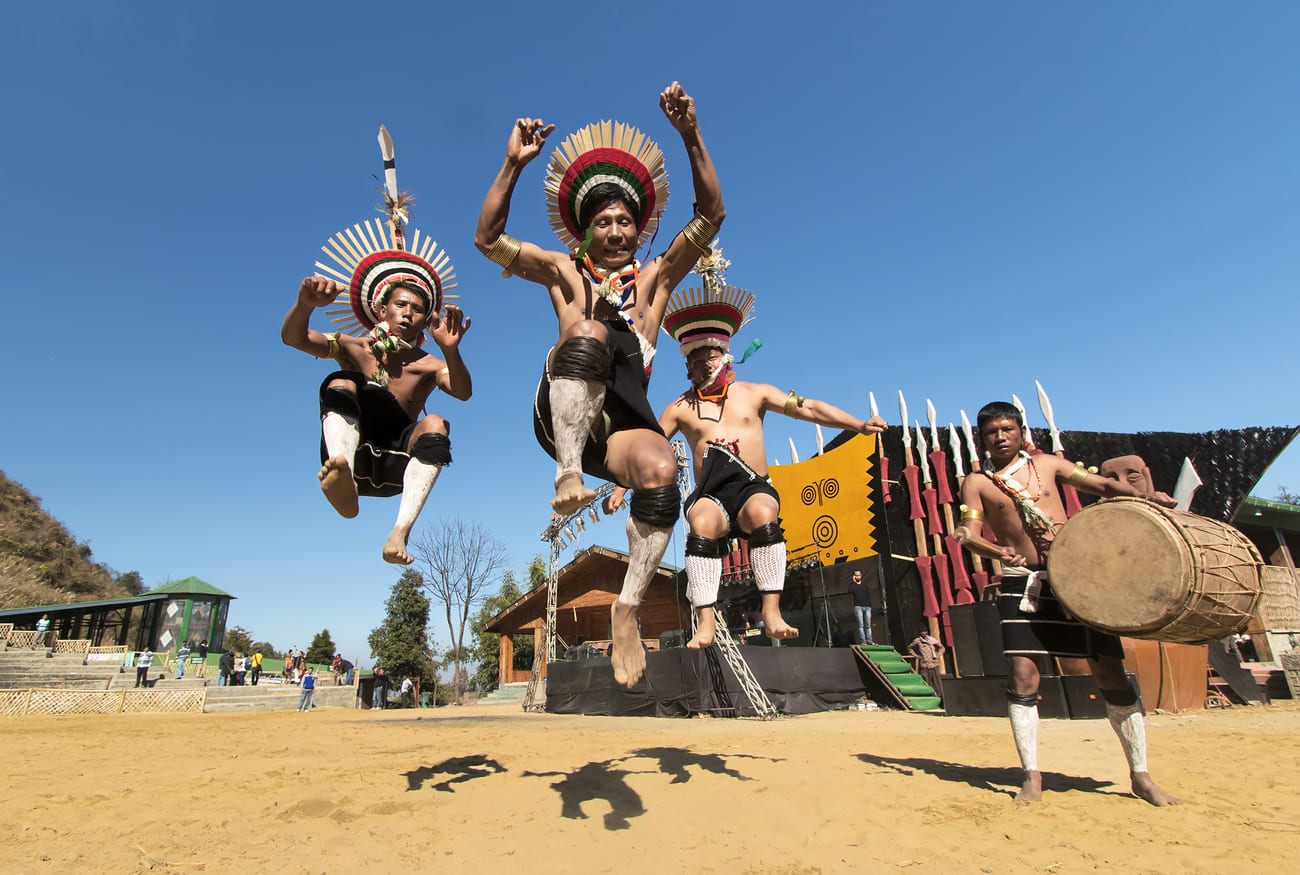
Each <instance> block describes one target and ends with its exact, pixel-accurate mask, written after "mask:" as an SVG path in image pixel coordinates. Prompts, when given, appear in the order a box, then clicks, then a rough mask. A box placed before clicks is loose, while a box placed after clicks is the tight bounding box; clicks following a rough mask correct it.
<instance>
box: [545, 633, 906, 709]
mask: <svg viewBox="0 0 1300 875" xmlns="http://www.w3.org/2000/svg"><path fill="white" fill-rule="evenodd" d="M741 649H742V651H743V652H744V657H745V661H746V662H747V663H748V664H749V669H750V671H752V672H753V673H754V676H755V677H756V678H757V679H758V682H759V684H760V685H761V686H762V687H763V689H764V690H765V691H766V692H767V696H768V698H769V699H771V700H772V704H773V705H775V706H776V709H777V710H778V711H779V712H781V713H782V714H811V713H814V712H816V711H829V710H834V709H836V708H844V707H847V706H849V705H851V704H853V703H856V702H858V701H860V700H861V699H862V698H863V697H867V698H870V699H872V700H873V701H877V702H880V703H888V702H892V699H891V698H890V697H889V696H888V694H887V693H885V691H884V690H881V689H878V685H879V682H878V681H877V680H876V679H875V677H874V676H871V675H870V673H869V672H867V671H866V670H865V669H864V668H863V667H862V666H861V665H860V664H859V662H858V660H857V659H856V658H855V657H854V656H853V652H852V651H851V650H849V649H848V648H847V647H834V648H812V647H744V648H741ZM546 670H547V681H546V710H547V711H549V712H551V713H554V714H586V715H601V716H617V717H690V716H692V715H694V714H716V715H718V716H728V717H730V716H741V717H753V716H756V715H755V712H754V709H753V708H752V707H751V706H750V703H749V699H748V698H746V696H745V694H744V693H743V692H742V691H741V688H740V684H739V683H738V682H737V681H736V677H735V675H734V674H732V672H731V668H730V667H729V666H728V665H727V663H726V661H725V660H724V659H723V658H722V655H721V654H720V653H719V652H718V651H717V648H713V647H710V648H707V649H705V650H690V649H688V648H685V647H675V648H672V649H671V650H662V651H659V652H657V653H650V654H647V657H646V672H645V676H644V677H643V678H642V679H641V680H640V681H639V682H638V683H637V684H636V686H635V687H633V688H632V689H630V690H628V689H624V688H623V687H621V686H619V685H618V684H616V683H615V682H614V669H613V667H612V666H611V664H610V661H609V659H607V658H604V657H591V658H587V659H579V660H576V661H572V662H552V663H550V664H549V665H548V666H547V669H546Z"/></svg>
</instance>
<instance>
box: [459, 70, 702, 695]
mask: <svg viewBox="0 0 1300 875" xmlns="http://www.w3.org/2000/svg"><path fill="white" fill-rule="evenodd" d="M659 105H660V107H661V108H662V109H663V112H664V115H665V116H667V118H668V120H669V121H670V122H671V123H672V125H673V127H674V128H675V129H676V130H677V131H678V133H679V134H681V138H682V144H683V145H684V146H685V147H686V152H687V154H688V156H689V157H690V163H691V175H692V180H693V182H694V185H695V200H696V206H695V209H696V214H695V217H694V218H693V219H692V220H691V221H690V222H689V223H688V224H687V225H686V227H685V229H683V231H682V232H681V233H679V234H677V235H676V236H675V237H674V238H673V239H672V241H671V242H670V243H669V245H668V249H667V251H666V252H664V253H663V254H662V255H659V256H657V257H655V258H653V259H651V260H650V261H648V262H646V263H645V264H641V263H640V262H638V261H637V260H636V253H637V251H638V249H640V247H642V246H644V245H645V243H646V241H647V240H648V238H649V236H650V234H651V232H652V231H653V230H654V228H655V227H656V226H657V220H658V213H659V211H661V210H662V209H663V206H664V201H665V199H666V196H667V186H666V180H665V179H664V178H663V171H662V156H661V154H660V152H659V149H658V147H657V146H655V145H654V144H653V143H649V142H648V141H645V139H644V137H643V136H642V135H640V134H639V133H638V132H636V131H634V130H630V129H628V130H626V131H625V129H624V126H623V125H617V126H613V127H611V126H609V125H602V126H595V125H593V126H591V127H590V128H588V129H586V130H585V131H583V132H581V134H582V136H578V135H575V136H574V137H573V138H572V144H573V146H572V148H571V149H568V150H566V151H565V152H561V151H560V150H556V153H555V155H554V156H553V157H552V161H551V167H550V168H549V170H548V180H547V188H548V191H549V200H550V202H551V213H552V225H553V226H554V227H555V228H556V232H557V234H559V235H560V237H561V240H562V241H563V242H564V243H565V245H566V248H567V251H563V252H557V251H548V250H544V249H542V248H540V247H538V246H535V245H533V244H531V243H522V242H520V241H517V240H515V239H514V238H512V237H510V235H508V234H506V233H505V229H506V218H507V215H508V213H509V209H510V198H511V195H512V193H513V191H514V187H515V183H516V182H517V181H518V179H519V174H520V172H521V171H522V170H523V168H524V166H525V165H527V164H528V163H529V162H530V161H532V160H533V159H534V158H536V157H537V156H538V155H539V154H540V153H541V151H542V148H543V147H544V146H545V144H546V138H547V137H548V136H549V135H550V134H551V132H552V131H553V130H554V129H555V126H554V125H547V124H545V123H544V122H543V121H542V120H541V119H531V118H521V119H518V120H517V121H516V122H515V125H514V127H513V129H512V130H511V132H510V139H509V141H508V143H507V145H506V157H505V161H504V163H503V164H502V167H501V170H500V172H499V173H498V174H497V177H496V179H495V180H494V181H493V183H492V187H491V188H490V189H489V190H488V193H487V197H486V198H485V199H484V201H483V209H482V213H481V214H480V216H479V223H478V229H477V231H476V232H475V235H474V243H475V245H476V246H478V248H479V250H480V251H481V252H483V253H484V254H485V255H487V256H488V257H489V258H490V259H492V260H493V261H495V262H496V263H497V264H499V265H501V266H502V267H503V268H505V269H506V270H507V271H508V272H509V273H513V274H518V275H519V276H521V277H523V278H524V279H526V280H530V281H532V282H535V283H537V284H539V285H541V286H544V287H545V288H546V290H547V292H548V293H549V295H550V298H551V306H552V307H553V308H554V309H555V316H556V320H557V322H558V324H559V341H558V342H557V343H556V345H555V347H554V348H552V350H551V352H550V354H549V355H548V356H547V360H546V367H545V369H544V372H543V376H542V381H541V384H540V386H539V387H538V393H537V398H536V402H535V406H534V421H533V424H534V428H535V431H536V432H537V438H538V441H539V443H541V444H542V447H543V448H544V449H546V451H547V452H548V453H549V454H550V455H551V456H553V457H554V458H555V460H556V480H555V498H554V500H553V501H552V502H551V504H552V506H553V507H554V509H555V511H556V512H557V513H560V514H568V513H572V512H573V511H575V510H577V509H578V508H580V507H581V506H582V505H583V504H584V503H586V502H588V501H590V500H591V499H592V497H594V494H595V493H594V492H593V491H592V490H590V489H587V488H585V487H584V486H583V482H582V474H583V472H586V473H587V474H590V475H592V476H594V477H598V478H600V479H602V480H611V481H614V482H616V483H619V484H621V485H623V486H626V487H630V488H632V489H633V490H635V494H634V497H633V499H632V501H631V513H630V514H629V516H628V522H627V535H628V570H627V576H626V577H625V578H624V581H623V591H622V592H621V593H620V594H619V597H618V599H617V600H616V601H615V603H614V605H613V608H612V609H611V611H612V619H613V623H612V625H613V639H614V648H613V654H612V656H613V668H614V677H615V679H616V680H617V681H618V682H619V683H620V684H623V685H625V686H628V687H630V686H632V685H633V684H635V683H636V682H637V680H639V679H640V677H641V674H642V672H643V671H644V670H645V653H644V651H643V649H642V645H641V639H640V635H639V632H638V630H637V622H636V614H637V607H638V606H639V605H640V603H641V598H642V596H643V595H644V593H645V589H646V587H647V586H648V585H649V583H650V580H651V579H652V575H653V574H654V571H655V569H656V568H657V567H658V565H659V562H660V560H661V559H662V558H663V554H664V549H665V548H666V547H667V546H668V540H669V536H670V535H671V533H672V526H673V525H674V524H675V523H676V521H677V517H678V513H679V508H680V504H681V499H680V496H679V495H678V493H677V487H676V485H675V480H676V462H675V459H674V458H673V452H672V448H671V447H670V446H669V445H668V441H667V440H666V439H665V438H664V436H663V434H662V432H661V431H660V430H659V426H658V424H657V422H656V420H655V416H654V411H653V410H651V409H650V405H649V403H648V402H647V401H646V396H645V392H646V386H647V385H648V382H649V367H650V360H651V358H652V356H653V355H654V346H655V341H656V340H657V335H658V331H659V324H660V322H661V321H662V320H663V314H664V308H665V307H666V306H667V304H668V296H669V294H671V292H672V290H673V288H674V287H675V286H676V285H677V283H678V282H680V281H681V279H682V278H683V277H684V276H686V274H687V273H688V272H689V271H690V269H691V266H692V265H693V264H694V263H695V261H696V259H697V258H698V257H699V255H700V253H701V252H702V251H704V250H707V249H708V247H709V244H710V242H711V241H712V239H713V237H714V235H716V233H717V229H718V226H719V225H720V224H721V223H722V220H723V216H724V209H723V204H722V192H721V190H720V189H719V187H718V178H717V174H716V173H715V172H714V169H713V162H712V161H711V160H710V158H709V154H708V152H707V151H706V150H705V148H704V140H703V138H702V137H701V135H700V128H699V124H698V122H697V120H696V116H695V102H694V101H693V100H692V99H691V98H690V96H688V95H687V94H686V92H685V91H683V90H682V87H681V86H680V85H679V84H677V83H676V82H674V83H673V84H672V85H670V86H669V87H668V88H666V89H664V91H663V93H662V94H660V96H659ZM625 134H626V135H625ZM592 144H594V145H595V147H594V148H589V147H590V146H591V145H592Z"/></svg>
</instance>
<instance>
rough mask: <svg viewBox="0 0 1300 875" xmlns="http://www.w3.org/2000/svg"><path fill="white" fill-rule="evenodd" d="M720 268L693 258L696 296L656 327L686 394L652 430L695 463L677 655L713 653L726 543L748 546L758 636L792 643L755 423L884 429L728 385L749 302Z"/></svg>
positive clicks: (832, 410) (765, 391) (780, 550)
mask: <svg viewBox="0 0 1300 875" xmlns="http://www.w3.org/2000/svg"><path fill="white" fill-rule="evenodd" d="M726 264H727V263H726V262H724V261H722V259H721V254H720V253H719V252H718V251H717V250H714V254H713V255H712V256H709V257H706V258H704V259H701V265H702V269H701V273H702V274H703V275H704V278H705V282H704V285H705V287H704V288H703V289H683V290H682V291H680V292H678V293H677V294H675V295H674V296H673V298H672V302H671V303H670V304H669V307H668V313H667V315H666V316H665V318H664V330H665V331H667V332H668V334H670V335H671V336H672V337H673V339H674V340H676V341H677V342H678V344H679V345H680V347H681V351H682V355H683V356H685V357H686V375H687V377H688V378H689V379H690V382H691V388H690V389H689V390H687V391H686V392H684V393H682V395H680V396H679V397H678V398H677V399H676V400H675V401H673V402H672V403H671V404H669V405H668V406H667V407H665V408H664V411H663V413H662V414H660V416H659V425H660V427H661V428H662V429H663V431H664V434H665V435H667V436H668V437H670V438H671V437H672V436H673V435H674V434H676V433H677V432H679V431H680V432H681V433H682V434H683V435H684V436H685V437H686V439H687V441H688V442H689V443H690V445H691V456H692V458H693V459H694V463H695V483H696V488H695V491H694V492H692V493H691V494H690V495H689V496H688V497H687V499H686V503H685V512H686V522H687V524H688V526H689V527H690V534H689V535H688V536H687V538H686V577H687V584H686V589H687V594H688V596H689V598H690V600H691V605H692V607H694V608H695V609H696V611H697V612H698V613H697V629H696V633H695V635H694V637H692V638H691V640H690V641H689V642H688V643H687V645H686V646H687V647H695V648H699V647H708V646H709V645H711V644H713V641H714V637H715V635H716V630H717V625H716V624H717V618H716V614H717V611H716V607H715V606H716V603H717V600H718V586H719V584H720V582H721V579H722V556H723V554H725V553H726V552H727V541H728V539H730V538H733V537H740V538H746V539H748V541H749V560H750V566H751V568H752V569H753V573H754V582H755V584H756V585H757V587H758V590H759V592H760V594H761V597H762V610H763V628H764V631H765V633H766V634H767V636H768V637H769V638H775V639H784V638H794V637H795V636H797V635H798V634H799V632H798V630H796V629H795V628H794V627H792V626H791V625H790V624H789V623H787V622H786V621H785V618H784V617H782V616H781V609H780V600H781V592H782V590H783V589H784V587H785V558H786V546H785V532H784V531H783V530H782V529H781V521H780V519H779V515H780V511H781V505H780V498H779V496H778V495H777V492H776V490H775V489H774V488H773V487H772V484H771V482H770V481H769V480H768V476H767V461H766V457H767V455H766V451H765V449H764V446H763V417H764V416H765V415H766V414H767V413H784V414H785V415H786V416H789V417H791V418H794V419H802V420H806V421H808V422H815V423H817V424H819V425H825V426H830V427H833V428H844V429H850V430H852V431H855V432H858V433H860V434H876V433H878V432H881V431H883V430H884V428H885V422H884V420H883V419H881V418H880V417H878V416H875V417H872V418H871V419H869V420H865V421H864V420H861V419H858V418H857V417H856V416H853V415H852V414H849V413H846V412H844V411H843V410H840V409H839V408H838V407H834V406H832V405H830V404H827V403H826V402H824V401H816V400H813V399H811V398H802V397H800V396H798V395H796V394H795V393H794V392H789V393H786V392H782V391H781V390H780V389H778V388H776V387H775V386H770V385H766V384H762V383H746V382H743V381H741V380H737V379H736V373H735V370H734V368H733V366H732V361H733V359H732V355H731V338H732V336H733V335H734V334H735V333H736V332H737V331H738V330H740V328H742V327H743V326H744V325H746V324H747V323H748V322H749V321H750V318H751V315H750V314H751V313H752V311H753V307H754V296H753V295H752V294H750V293H749V292H747V291H745V290H744V289H739V288H736V287H734V286H725V285H723V284H722V281H721V279H720V278H719V272H720V270H721V269H724V268H725V265H726ZM741 361H742V362H743V361H744V358H743V357H742V359H741ZM621 498H622V496H621V494H620V492H618V491H616V492H615V493H614V495H613V496H611V500H612V501H615V502H617V501H618V500H620V499H621ZM635 500H636V498H635V493H634V494H633V501H635Z"/></svg>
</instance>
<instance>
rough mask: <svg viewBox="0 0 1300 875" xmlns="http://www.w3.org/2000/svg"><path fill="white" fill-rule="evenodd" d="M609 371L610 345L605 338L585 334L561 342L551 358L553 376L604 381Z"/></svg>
mask: <svg viewBox="0 0 1300 875" xmlns="http://www.w3.org/2000/svg"><path fill="white" fill-rule="evenodd" d="M608 373H609V347H608V346H606V345H605V342H604V341H603V340H597V339H596V338H594V337H588V336H586V335H583V336H581V337H573V338H570V339H568V340H566V341H565V342H564V343H562V344H560V348H559V349H557V350H556V351H555V357H554V358H553V359H551V376H552V377H570V378H572V379H575V380H583V381H586V382H596V383H603V382H604V381H605V375H606V374H608Z"/></svg>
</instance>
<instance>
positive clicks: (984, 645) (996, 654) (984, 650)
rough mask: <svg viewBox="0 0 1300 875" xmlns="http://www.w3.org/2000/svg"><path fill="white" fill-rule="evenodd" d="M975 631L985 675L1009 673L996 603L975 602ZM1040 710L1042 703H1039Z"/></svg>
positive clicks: (973, 606)
mask: <svg viewBox="0 0 1300 875" xmlns="http://www.w3.org/2000/svg"><path fill="white" fill-rule="evenodd" d="M971 607H972V608H974V609H975V630H976V632H978V633H979V639H980V661H981V662H982V663H983V664H984V674H985V675H1006V674H1007V673H1008V672H1009V671H1010V666H1009V665H1008V664H1007V658H1006V657H1005V656H1003V655H1002V627H1001V626H1000V625H999V619H998V603H997V602H976V603H975V604H973V605H971ZM1039 710H1040V711H1041V710H1042V703H1041V702H1040V703H1039Z"/></svg>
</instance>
